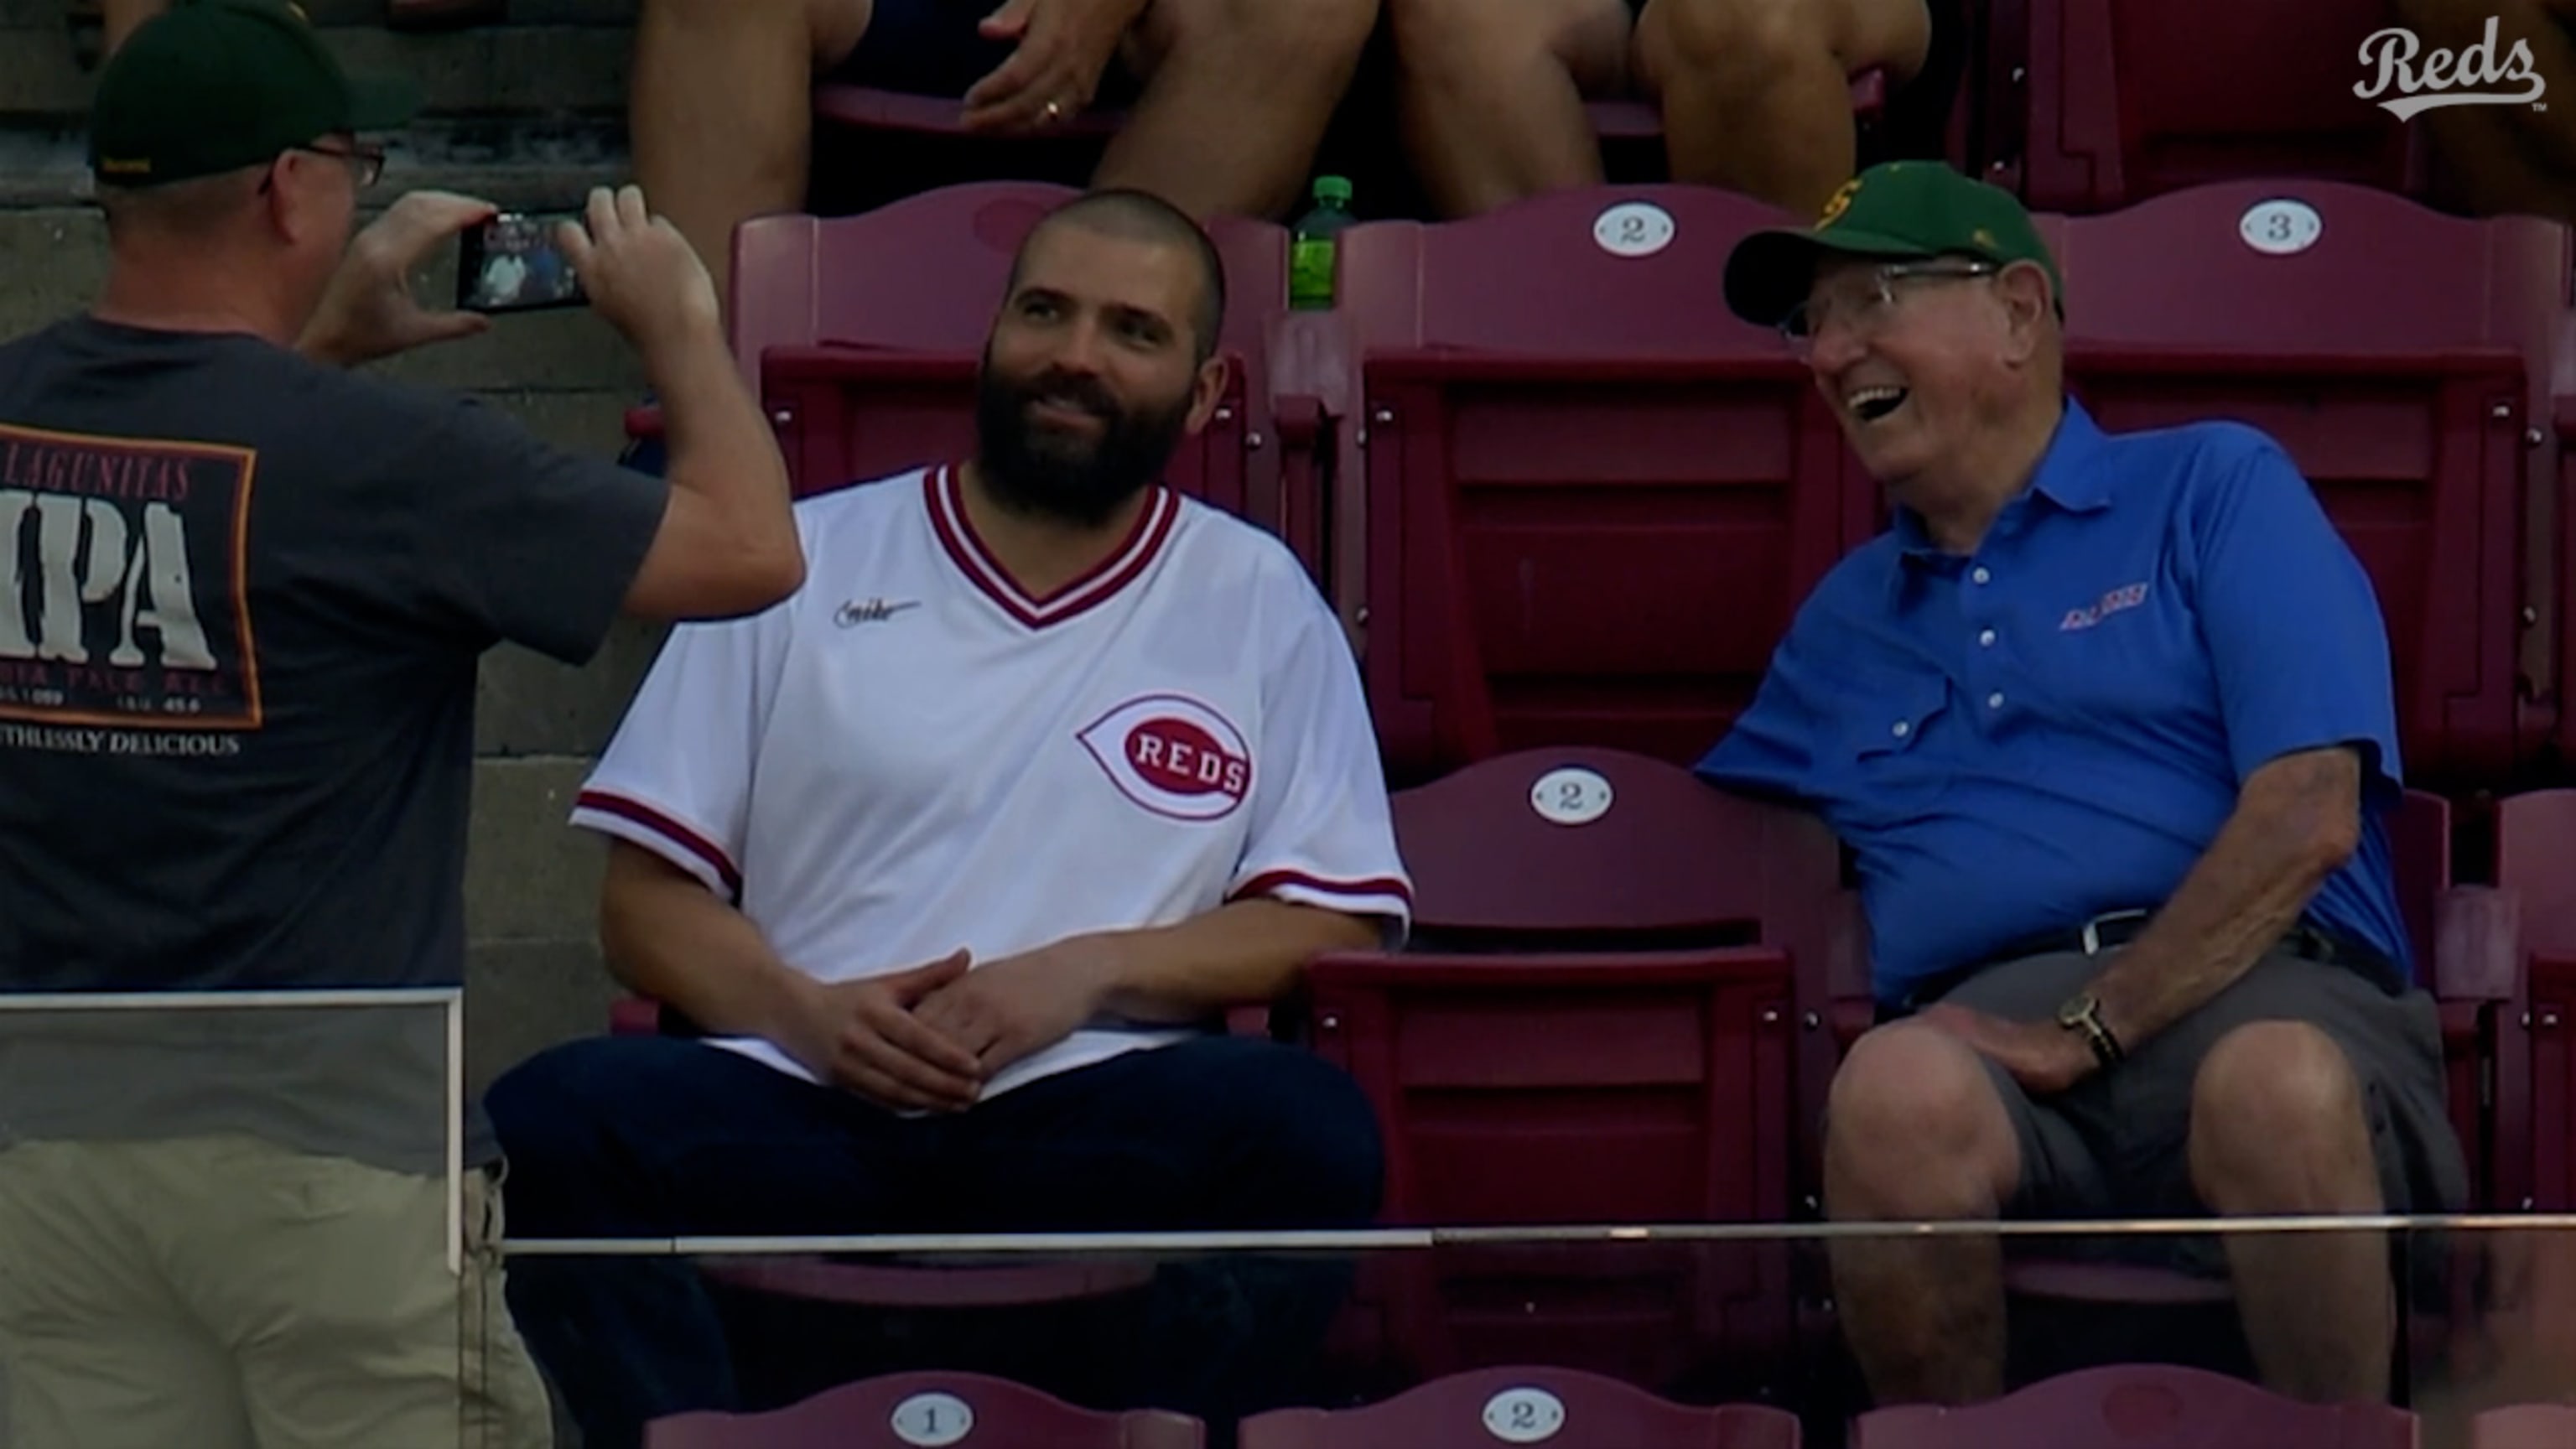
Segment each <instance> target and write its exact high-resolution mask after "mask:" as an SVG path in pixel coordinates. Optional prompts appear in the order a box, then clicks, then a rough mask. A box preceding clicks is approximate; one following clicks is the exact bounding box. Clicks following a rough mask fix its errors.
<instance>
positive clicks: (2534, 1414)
mask: <svg viewBox="0 0 2576 1449" xmlns="http://www.w3.org/2000/svg"><path fill="white" fill-rule="evenodd" d="M2570 1444H2576V1404H2515V1405H2512V1406H2510V1407H2508V1408H2502V1409H2489V1410H2487V1411H2486V1412H2485V1413H2483V1414H2480V1415H2478V1416H2477V1417H2476V1418H2474V1419H2472V1420H2470V1421H2469V1443H2468V1449H2567V1446H2568V1445H2570Z"/></svg>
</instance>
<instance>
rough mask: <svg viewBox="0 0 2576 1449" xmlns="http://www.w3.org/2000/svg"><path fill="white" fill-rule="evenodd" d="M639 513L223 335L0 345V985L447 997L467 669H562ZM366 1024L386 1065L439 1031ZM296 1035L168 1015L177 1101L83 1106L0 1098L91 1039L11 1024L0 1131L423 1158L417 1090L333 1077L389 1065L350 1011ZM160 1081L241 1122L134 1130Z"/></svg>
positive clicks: (413, 1065)
mask: <svg viewBox="0 0 2576 1449" xmlns="http://www.w3.org/2000/svg"><path fill="white" fill-rule="evenodd" d="M664 502H665V492H664V488H663V485H662V484H661V483H659V482H658V481H656V480H654V479H652V478H649V477H646V476H643V475H641V474H636V473H631V472H628V471H626V470H623V469H620V468H617V467H615V466H613V465H611V464H610V463H608V462H607V461H605V460H603V459H592V458H585V457H580V456H576V455H573V454H568V453H564V452H561V451H558V450H556V449H553V448H550V447H547V446H545V445H544V444H542V443H540V442H538V441H537V440H535V439H534V438H532V437H531V436H529V435H528V434H527V433H526V432H524V431H523V430H522V429H520V428H519V427H518V426H516V425H515V424H514V423H512V422H511V421H509V420H508V419H507V418H505V417H503V416H501V415H500V414H498V413H495V412H493V411H491V410H489V409H487V408H484V407H482V406H480V405H478V404H475V403H473V402H470V401H467V400H464V399H461V398H452V397H442V396H438V395H433V394H426V393H419V392H414V391H411V390H408V389H404V388H400V387H397V386H393V385H389V384H387V383H384V382H381V381H379V380H376V379H373V378H369V377H366V376H363V375H358V374H351V373H346V372H341V371H338V370H336V369H332V368H328V367H324V366H321V365H318V364H315V363H313V362H310V361H308V360H306V359H304V358H303V357H301V356H299V355H297V354H295V353H293V352H290V351H287V350H285V349H282V348H278V347H275V346H272V345H270V344H268V343H266V342H263V341H261V340H258V339H256V338H252V337H248V336H237V335H206V334H183V333H167V332H153V331H141V330H136V329H132V328H126V327H120V326H114V325H110V324H106V323H102V322H99V321H96V320H94V319H90V318H79V319H74V320H71V321H67V322H64V323H61V324H58V325H56V326H54V327H52V328H50V329H48V330H46V331H43V332H40V333H37V334H35V335H33V336H31V337H27V338H23V339H21V340H19V341H17V342H14V343H11V344H9V345H7V346H5V347H0V990H7V991H11V992H27V991H42V992H73V991H78V992H94V991H117V992H168V991H240V990H257V989H308V988H322V987H353V988H380V987H445V986H454V985H457V984H459V983H460V981H461V978H462V972H463V964H464V913H463V871H464V850H465V834H466V818H467V810H468V803H469V799H470V794H471V782H472V760H473V708H474V688H475V673H476V666H477V661H478V659H479V657H480V656H481V655H482V654H483V653H484V652H485V651H486V650H487V649H489V648H490V647H491V646H492V645H493V644H495V643H496V642H500V641H503V640H509V641H514V642H517V643H521V644H524V645H527V646H529V647H531V648H534V649H537V650H540V651H542V652H544V653H547V654H550V655H552V656H554V657H556V658H558V659H561V660H564V661H566V662H568V663H579V662H581V661H583V660H585V659H587V658H588V657H589V656H590V655H591V653H592V652H593V651H594V650H595V649H596V648H597V647H598V645H599V643H600V641H601V640H602V638H603V637H604V635H605V633H606V631H607V629H608V627H609V625H610V623H611V622H612V621H613V619H614V618H615V617H616V615H617V612H618V609H619V606H620V603H621V601H622V600H623V598H624V596H625V594H626V591H627V589H628V586H629V584H630V583H631V581H632V580H633V578H634V576H635V573H636V571H637V569H638V567H639V566H640V565H641V563H642V560H643V557H644V554H645V551H646V549H647V548H648V547H649V546H650V543H651V541H652V537H653V535H654V532H655V530H656V529H657V528H658V526H659V524H660V520H661V517H662V512H663V506H664ZM399 1014H400V1015H402V1016H404V1017H405V1019H406V1024H405V1027H404V1029H403V1032H402V1033H401V1034H402V1035H403V1036H405V1038H406V1039H407V1040H408V1039H409V1038H410V1037H412V1036H416V1035H418V1034H419V1033H421V1032H423V1031H426V1030H428V1029H430V1027H431V1025H432V1024H433V1023H434V1022H435V1020H436V1018H435V1017H434V1016H432V1015H425V1014H424V1013H421V1012H419V1011H418V1010H410V1011H408V1012H405V1013H399ZM324 1015H326V1014H314V1015H311V1016H309V1017H308V1016H307V1014H306V1013H303V1012H300V1011H299V1012H294V1013H287V1014H278V1013H274V1012H271V1013H266V1014H259V1013H250V1012H227V1013H221V1014H219V1016H220V1017H221V1018H223V1019H222V1020H219V1019H218V1017H212V1016H208V1015H205V1014H203V1013H198V1014H195V1015H192V1016H189V1017H186V1018H180V1017H178V1016H175V1015H174V1016H172V1017H170V1018H169V1023H168V1024H169V1025H170V1026H171V1027H172V1030H173V1031H174V1032H176V1033H177V1034H178V1035H180V1036H184V1037H185V1038H186V1040H187V1041H188V1042H189V1043H191V1044H192V1045H194V1046H196V1047H199V1048H202V1050H200V1051H199V1052H198V1054H197V1055H198V1059H197V1060H196V1061H195V1063H194V1065H192V1066H191V1067H190V1069H189V1072H188V1076H189V1078H190V1080H189V1082H188V1083H186V1084H181V1083H176V1082H158V1083H156V1082H151V1081H145V1082H141V1083H102V1082H98V1081H96V1080H93V1081H92V1082H91V1083H89V1084H88V1090H87V1091H86V1092H85V1093H84V1094H83V1097H84V1101H85V1102H86V1104H87V1105H88V1107H89V1108H91V1109H94V1110H89V1111H86V1112H82V1111H76V1110H75V1107H76V1106H78V1105H79V1104H75V1103H73V1102H71V1101H70V1100H69V1096H70V1094H69V1093H68V1092H66V1091H63V1090H60V1089H47V1088H46V1087H44V1086H43V1085H42V1084H40V1083H38V1084H31V1083H30V1081H29V1080H28V1079H29V1077H30V1076H33V1075H40V1073H38V1072H37V1071H36V1067H35V1064H36V1063H39V1062H48V1061H49V1060H50V1059H49V1056H48V1053H49V1052H52V1051H54V1050H56V1049H57V1048H59V1047H60V1045H61V1044H62V1043H64V1042H66V1041H70V1040H73V1039H76V1038H78V1037H79V1036H80V1035H81V1034H82V1031H86V1030H91V1029H95V1030H96V1031H97V1032H99V1033H101V1034H103V1035H104V1034H110V1028H109V1026H108V1022H109V1020H110V1019H109V1018H108V1017H107V1016H106V1015H105V1014H96V1015H94V1016H92V1017H87V1018H82V1019H80V1020H78V1021H75V1020H72V1019H70V1018H61V1019H57V1020H56V1021H54V1022H53V1023H50V1024H49V1025H48V1026H46V1027H42V1028H40V1027H39V1026H38V1025H35V1024H31V1023H28V1022H24V1021H21V1022H19V1023H16V1028H17V1029H16V1030H14V1031H12V1032H10V1033H9V1038H8V1043H0V1091H6V1092H7V1093H8V1094H9V1095H6V1096H0V1134H7V1133H9V1132H11V1131H12V1130H13V1129H14V1131H15V1132H16V1134H17V1135H22V1136H23V1135H36V1132H35V1129H31V1127H30V1125H29V1119H30V1118H31V1117H33V1118H37V1119H40V1120H41V1121H43V1122H55V1121H65V1120H69V1119H70V1118H73V1117H77V1118H79V1119H80V1124H81V1125H80V1126H79V1129H78V1130H79V1131H80V1132H82V1133H93V1132H95V1133H104V1134H107V1135H128V1134H126V1133H124V1132H121V1131H114V1130H113V1128H114V1127H115V1126H117V1125H119V1124H120V1123H121V1122H122V1120H123V1119H124V1118H127V1117H149V1116H153V1115H158V1114H162V1113H165V1112H169V1111H174V1110H175V1111H177V1112H179V1113H180V1114H181V1115H182V1116H191V1114H199V1115H202V1114H204V1113H206V1112H209V1111H212V1112H213V1115H214V1116H216V1117H219V1118H221V1119H222V1120H221V1121H218V1122H205V1123H198V1124H197V1125H198V1126H200V1127H202V1128H208V1129H220V1128H224V1127H232V1128H243V1127H248V1128H254V1129H258V1130H262V1131H264V1132H265V1133H266V1134H267V1135H270V1136H275V1137H284V1138H286V1139H289V1140H290V1142H291V1143H292V1145H298V1146H303V1147H307V1148H310V1149H313V1150H323V1151H334V1152H341V1153H344V1154H346V1155H352V1156H360V1157H371V1158H374V1159H376V1160H386V1161H391V1160H396V1159H398V1160H399V1161H400V1162H401V1163H402V1164H405V1165H412V1166H418V1165H423V1163H422V1159H421V1158H420V1156H419V1155H418V1152H417V1150H416V1149H418V1148H420V1147H422V1146H423V1145H424V1144H423V1143H422V1142H421V1141H420V1140H418V1139H419V1133H418V1132H417V1131H415V1130H413V1129H415V1128H424V1129H425V1128H426V1127H427V1126H428V1125H429V1123H428V1121H427V1119H425V1118H423V1117H422V1110H423V1106H424V1102H423V1095H424V1093H426V1092H427V1091H428V1090H429V1087H428V1084H427V1082H426V1081H425V1080H419V1079H413V1078H407V1079H406V1080H405V1081H403V1082H401V1083H399V1084H398V1085H399V1087H400V1095H401V1098H402V1101H401V1103H400V1104H399V1109H398V1110H397V1108H396V1107H395V1106H394V1105H391V1104H390V1102H389V1101H388V1102H386V1103H377V1104H375V1106H374V1107H372V1108H371V1107H369V1106H368V1105H367V1103H366V1101H365V1099H366V1098H367V1097H368V1095H369V1094H370V1092H371V1091H373V1090H374V1088H373V1087H371V1086H370V1085H368V1083H367V1082H366V1081H364V1080H351V1079H349V1078H348V1077H346V1076H345V1075H341V1074H343V1073H350V1072H354V1073H356V1074H357V1076H358V1077H359V1078H362V1079H364V1078H372V1077H375V1076H378V1075H381V1074H382V1073H383V1071H385V1070H387V1069H399V1071H400V1072H402V1073H411V1072H416V1069H417V1068H418V1067H419V1065H420V1063H419V1062H418V1061H417V1060H415V1058H417V1057H419V1055H420V1053H419V1051H418V1050H415V1049H413V1048H411V1047H405V1048H401V1049H396V1048H393V1047H391V1046H390V1044H389V1043H388V1042H387V1041H386V1040H384V1039H382V1033H381V1032H379V1033H378V1039H377V1040H376V1042H375V1048H374V1050H376V1051H378V1052H379V1053H380V1054H381V1055H382V1056H383V1059H382V1060H378V1061H376V1062H375V1063H374V1064H373V1065H372V1066H371V1065H370V1063H369V1062H368V1060H367V1057H368V1056H369V1054H370V1050H371V1049H370V1048H369V1047H368V1046H366V1045H365V1039H366V1037H367V1033H365V1032H362V1031H359V1030H356V1029H355V1028H354V1027H353V1026H350V1025H348V1024H347V1023H349V1022H356V1021H361V1020H364V1019H366V1018H367V1016H368V1013H365V1012H358V1013H355V1014H351V1013H340V1014H338V1016H337V1017H334V1018H333V1020H336V1021H340V1022H342V1025H340V1026H337V1027H335V1026H332V1025H329V1024H326V1023H325V1021H324V1019H323V1017H324ZM376 1020H377V1022H378V1025H379V1026H380V1027H382V1026H384V1025H386V1024H387V1022H388V1018H387V1017H386V1016H385V1015H384V1014H383V1013H379V1014H378V1015H377V1017H376ZM132 1021H133V1019H132V1018H130V1017H129V1018H120V1019H118V1023H117V1025H116V1026H115V1028H114V1033H120V1034H125V1035H122V1036H120V1038H119V1039H125V1038H126V1036H130V1033H128V1032H127V1028H128V1027H130V1026H131V1024H132ZM75 1027H78V1028H80V1029H81V1030H73V1028H75ZM219 1041H228V1042H231V1043H233V1046H234V1049H233V1050H217V1049H216V1048H217V1043H218V1042H219ZM254 1042H255V1043H256V1044H257V1050H256V1051H253V1050H251V1047H252V1044H253V1043H254ZM9 1043H15V1044H17V1046H18V1048H19V1049H18V1050H16V1051H12V1050H10V1048H9ZM431 1045H433V1044H432V1043H430V1042H429V1041H428V1040H427V1039H426V1038H425V1037H424V1038H422V1039H421V1040H420V1041H419V1042H417V1043H415V1044H414V1046H418V1047H426V1046H431ZM434 1046H435V1051H434V1053H433V1054H434V1055H435V1056H436V1057H437V1058H438V1061H439V1063H440V1064H441V1066H442V1073H441V1085H442V1088H443V1082H444V1075H443V1063H444V1056H445V1042H444V1032H443V1028H441V1029H440V1030H439V1039H438V1040H437V1041H436V1042H435V1043H434ZM246 1052H247V1053H248V1055H245V1054H244V1053H246ZM13 1055H14V1056H17V1057H18V1058H19V1062H18V1066H19V1068H20V1069H19V1070H16V1071H9V1070H7V1067H8V1065H9V1062H8V1058H9V1057H10V1056H13ZM280 1056H283V1057H287V1058H312V1060H310V1061H309V1062H304V1063H301V1064H299V1063H297V1062H294V1061H281V1060H278V1058H279V1057H280ZM253 1057H256V1058H257V1060H253V1059H252V1058H253ZM229 1058H238V1060H225V1059H229ZM172 1060H176V1058H172ZM71 1065H72V1063H70V1062H68V1061H50V1066H51V1068H52V1069H56V1070H59V1069H61V1068H65V1067H69V1066H71ZM308 1068H309V1070H308ZM225 1072H231V1073H232V1074H233V1076H234V1077H236V1078H246V1079H249V1083H250V1085H248V1086H245V1085H244V1084H243V1083H242V1082H241V1081H237V1080H236V1081H222V1080H218V1078H219V1077H221V1076H222V1075H223V1074H224V1073H225ZM154 1075H155V1073H152V1072H146V1073H144V1076H145V1077H147V1078H149V1077H152V1076H154ZM183 1085H184V1086H189V1087H194V1088H196V1089H198V1090H199V1091H201V1092H203V1093H206V1094H209V1095H210V1097H211V1098H213V1099H225V1098H229V1097H234V1096H246V1097H256V1098H259V1099H260V1100H262V1101H266V1102H268V1103H269V1106H268V1107H266V1108H258V1109H254V1110H252V1111H251V1113H250V1116H251V1119H252V1120H250V1121H248V1122H244V1121H239V1120H236V1118H237V1117H238V1115H239V1114H238V1112H233V1110H232V1109H230V1108H227V1109H224V1110H223V1111H214V1110H213V1109H212V1108H209V1107H207V1106H205V1105H204V1104H199V1103H182V1104H181V1105H179V1106H177V1107H175V1108H174V1107H171V1106H169V1105H167V1104H165V1102H164V1100H163V1099H164V1098H165V1097H168V1096H170V1095H171V1094H172V1093H173V1092H175V1091H177V1090H179V1089H180V1088H181V1087H182V1086H183ZM30 1093H33V1094H35V1095H36V1096H40V1097H43V1098H48V1099H61V1100H55V1101H49V1102H48V1106H49V1108H51V1109H53V1110H50V1111H48V1112H44V1113H34V1112H31V1111H29V1110H28V1103H29V1101H30V1096H29V1094H30ZM308 1093H323V1094H333V1093H336V1094H340V1095H342V1096H350V1095H351V1094H354V1099H353V1100H352V1101H350V1102H347V1103H343V1104H339V1105H334V1104H332V1103H330V1102H327V1101H303V1100H296V1099H298V1098H301V1097H303V1096H305V1095H306V1094H308ZM129 1094H130V1095H133V1096H134V1100H131V1101H124V1100H122V1097H123V1096H125V1095H129ZM435 1100H443V1090H442V1091H441V1093H440V1094H439V1095H438V1096H437V1097H436V1098H435ZM109 1104H112V1105H109ZM228 1112H230V1113H231V1114H232V1115H227V1113H228ZM387 1112H393V1113H394V1115H398V1116H402V1117H403V1118H404V1119H405V1121H404V1123H403V1124H401V1125H400V1126H397V1125H396V1124H394V1123H392V1122H389V1121H387V1120H385V1114H386V1113H387ZM102 1114H103V1115H105V1116H108V1117H112V1118H115V1119H118V1121H117V1122H114V1123H102V1122H100V1121H99V1120H97V1119H98V1118H99V1117H100V1116H101V1115H102ZM305 1118H310V1119H311V1120H309V1121H305V1120H302V1119H305ZM284 1119H296V1120H284ZM192 1120H193V1117H192ZM137 1125H141V1124H139V1123H138V1124H137ZM64 1130H69V1129H64ZM158 1130H167V1126H166V1124H162V1126H161V1127H160V1128H159V1129H158ZM58 1135H59V1134H58ZM0 1140H5V1136H0Z"/></svg>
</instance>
